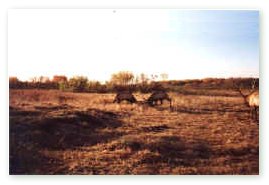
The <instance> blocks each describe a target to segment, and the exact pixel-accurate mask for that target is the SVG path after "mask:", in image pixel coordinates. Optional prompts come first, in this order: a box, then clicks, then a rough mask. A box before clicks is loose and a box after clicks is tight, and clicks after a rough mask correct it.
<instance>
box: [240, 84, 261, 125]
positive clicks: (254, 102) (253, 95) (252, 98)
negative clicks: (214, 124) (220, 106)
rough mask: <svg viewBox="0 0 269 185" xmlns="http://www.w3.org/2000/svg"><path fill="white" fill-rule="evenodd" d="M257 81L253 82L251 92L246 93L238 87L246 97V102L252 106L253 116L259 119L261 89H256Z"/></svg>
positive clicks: (251, 112) (251, 113)
mask: <svg viewBox="0 0 269 185" xmlns="http://www.w3.org/2000/svg"><path fill="white" fill-rule="evenodd" d="M255 82H256V80H253V82H252V91H251V92H250V93H249V94H244V93H243V92H242V90H241V88H239V89H238V91H239V93H240V94H241V96H242V97H243V98H244V101H245V104H246V105H247V106H248V107H249V108H250V116H251V118H253V119H255V120H258V119H259V90H255V89H254V88H255Z"/></svg>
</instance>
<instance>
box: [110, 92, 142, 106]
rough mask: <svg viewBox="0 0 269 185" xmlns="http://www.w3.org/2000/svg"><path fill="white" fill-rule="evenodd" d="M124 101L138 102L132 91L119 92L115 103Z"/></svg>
mask: <svg viewBox="0 0 269 185" xmlns="http://www.w3.org/2000/svg"><path fill="white" fill-rule="evenodd" d="M122 101H127V102H130V103H136V102H137V100H136V99H135V97H134V95H133V94H132V93H130V92H118V93H117V95H116V97H115V98H114V101H113V103H121V102H122Z"/></svg>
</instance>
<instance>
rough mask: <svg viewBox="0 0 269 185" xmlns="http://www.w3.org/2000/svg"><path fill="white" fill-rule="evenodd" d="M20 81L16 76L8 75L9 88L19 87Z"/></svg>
mask: <svg viewBox="0 0 269 185" xmlns="http://www.w3.org/2000/svg"><path fill="white" fill-rule="evenodd" d="M20 84H21V81H20V80H19V79H18V78H17V77H14V76H12V77H9V88H19V86H20Z"/></svg>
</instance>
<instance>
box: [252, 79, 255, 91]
mask: <svg viewBox="0 0 269 185" xmlns="http://www.w3.org/2000/svg"><path fill="white" fill-rule="evenodd" d="M255 85H256V78H254V79H253V80H252V85H251V88H252V90H253V89H255Z"/></svg>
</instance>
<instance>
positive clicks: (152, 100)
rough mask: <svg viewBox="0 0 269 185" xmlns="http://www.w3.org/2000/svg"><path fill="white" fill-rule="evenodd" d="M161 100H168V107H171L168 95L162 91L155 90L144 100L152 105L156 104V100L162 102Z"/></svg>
mask: <svg viewBox="0 0 269 185" xmlns="http://www.w3.org/2000/svg"><path fill="white" fill-rule="evenodd" d="M163 100H167V101H169V102H170V108H171V106H172V105H171V103H172V100H171V98H170V97H169V95H168V94H167V93H166V92H164V91H156V92H154V93H152V94H151V95H150V97H149V98H148V99H147V100H146V102H147V103H148V104H149V105H151V106H153V105H157V104H158V101H160V102H161V104H163Z"/></svg>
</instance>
